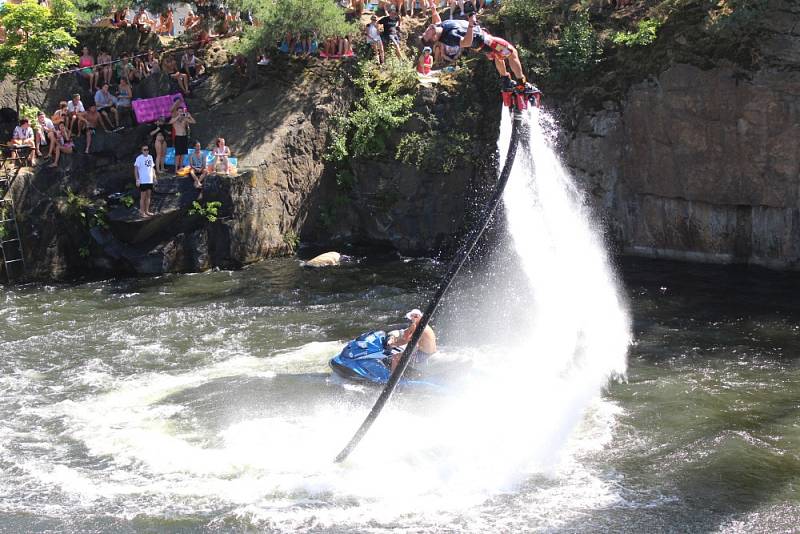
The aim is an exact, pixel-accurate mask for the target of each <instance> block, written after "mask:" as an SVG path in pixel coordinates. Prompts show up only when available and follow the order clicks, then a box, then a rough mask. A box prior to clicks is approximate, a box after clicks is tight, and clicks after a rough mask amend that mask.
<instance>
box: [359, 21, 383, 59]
mask: <svg viewBox="0 0 800 534" xmlns="http://www.w3.org/2000/svg"><path fill="white" fill-rule="evenodd" d="M364 33H366V34H367V42H368V43H369V44H370V46H371V47H372V50H373V51H374V52H375V57H376V58H377V59H378V64H379V65H383V62H384V56H383V39H381V32H379V31H378V17H377V16H375V15H372V16H371V17H370V18H369V24H367V27H366V28H365V29H364Z"/></svg>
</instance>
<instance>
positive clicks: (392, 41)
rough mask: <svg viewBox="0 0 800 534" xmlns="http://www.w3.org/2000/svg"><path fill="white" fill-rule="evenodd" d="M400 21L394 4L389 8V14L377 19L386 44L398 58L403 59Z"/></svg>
mask: <svg viewBox="0 0 800 534" xmlns="http://www.w3.org/2000/svg"><path fill="white" fill-rule="evenodd" d="M400 23H401V20H400V15H398V14H397V8H396V7H395V6H391V7H390V8H389V15H387V16H385V17H382V18H381V19H379V20H378V24H380V25H381V26H382V27H383V40H384V42H385V43H386V46H391V47H392V48H394V52H395V54H397V57H398V58H401V59H405V58H406V56H405V54H404V53H403V49H402V48H400V34H399V31H400Z"/></svg>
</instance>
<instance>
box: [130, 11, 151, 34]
mask: <svg viewBox="0 0 800 534" xmlns="http://www.w3.org/2000/svg"><path fill="white" fill-rule="evenodd" d="M155 23H156V21H154V20H153V19H151V18H150V17H149V16H147V13H146V12H145V10H144V7H140V8H139V11H138V12H137V13H136V16H134V17H133V26H136V28H138V30H139V31H140V32H142V33H150V32H151V31H153V27H154V26H155Z"/></svg>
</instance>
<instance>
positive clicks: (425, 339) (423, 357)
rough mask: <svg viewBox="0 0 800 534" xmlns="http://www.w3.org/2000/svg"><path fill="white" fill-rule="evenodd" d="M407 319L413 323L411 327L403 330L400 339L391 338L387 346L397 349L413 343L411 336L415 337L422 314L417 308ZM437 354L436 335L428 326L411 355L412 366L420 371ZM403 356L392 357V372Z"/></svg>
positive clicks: (408, 314) (399, 354) (407, 315)
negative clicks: (410, 342)
mask: <svg viewBox="0 0 800 534" xmlns="http://www.w3.org/2000/svg"><path fill="white" fill-rule="evenodd" d="M406 319H408V320H409V321H411V325H410V326H409V327H408V328H406V329H405V330H403V333H402V334H400V337H395V336H391V337H389V340H388V341H387V342H386V346H388V347H397V346H399V345H406V344H408V342H409V341H411V336H413V335H414V331H415V330H416V329H417V325H418V324H419V320H420V319H422V312H421V311H420V310H418V309H417V308H414V309H413V310H411V311H410V312H408V313H407V314H406ZM435 352H436V334H434V333H433V328H431V327H430V326H429V325H426V326H425V330H423V331H422V335H421V336H420V338H419V343H417V346H416V348H415V349H414V352H413V354H412V355H411V366H412V367H414V368H416V369H417V370H419V369H420V368H421V367H423V366H424V365H425V364H426V363H427V361H428V358H430V357H431V355H432V354H433V353H435ZM401 356H402V353H397V354H395V355H394V356H392V371H394V369H395V367H397V364H398V363H399V362H400V357H401Z"/></svg>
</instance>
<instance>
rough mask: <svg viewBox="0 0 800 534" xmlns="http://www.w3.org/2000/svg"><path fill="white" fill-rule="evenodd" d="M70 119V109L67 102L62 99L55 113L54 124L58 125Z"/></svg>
mask: <svg viewBox="0 0 800 534" xmlns="http://www.w3.org/2000/svg"><path fill="white" fill-rule="evenodd" d="M68 119H69V111H67V102H66V101H65V100H62V101H61V102H59V103H58V109H57V110H56V111H55V112H54V113H53V124H55V125H56V126H58V125H59V124H61V123H62V122H66V121H67V120H68Z"/></svg>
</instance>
